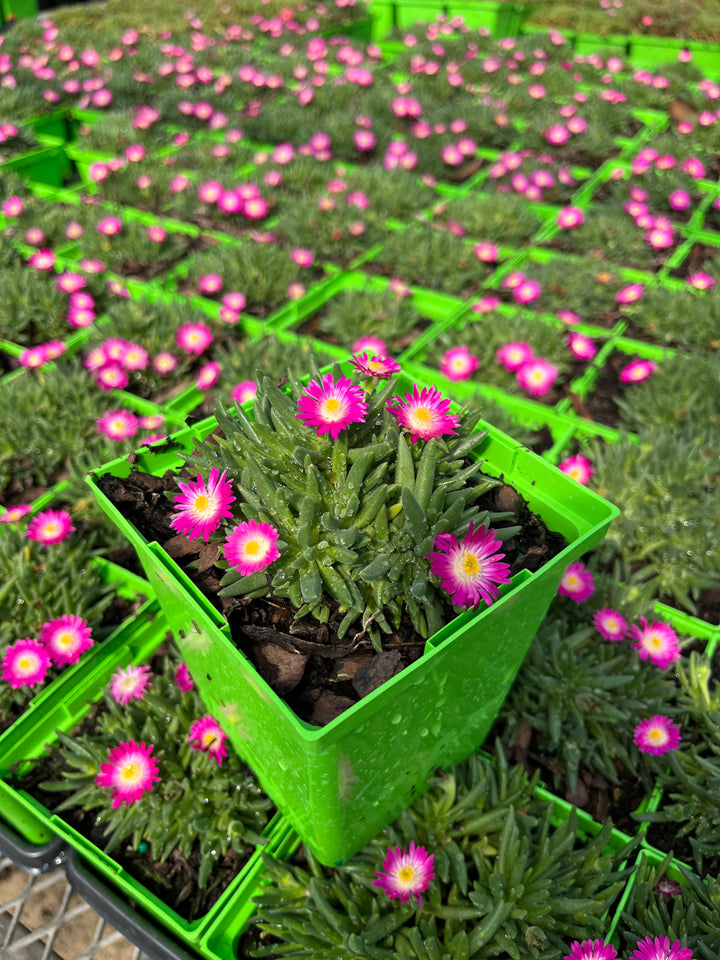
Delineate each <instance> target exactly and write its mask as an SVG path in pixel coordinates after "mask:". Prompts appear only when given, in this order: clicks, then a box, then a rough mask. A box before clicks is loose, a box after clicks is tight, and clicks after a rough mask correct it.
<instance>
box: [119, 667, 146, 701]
mask: <svg viewBox="0 0 720 960" xmlns="http://www.w3.org/2000/svg"><path fill="white" fill-rule="evenodd" d="M148 683H150V667H134V666H133V665H132V664H128V666H127V667H120V669H119V670H118V671H117V672H116V673H114V674H113V675H112V678H111V680H110V694H111V695H112V697H113V699H114V700H116V701H117V702H118V703H130V701H131V700H142V698H143V696H144V695H145V689H146V687H147V685H148Z"/></svg>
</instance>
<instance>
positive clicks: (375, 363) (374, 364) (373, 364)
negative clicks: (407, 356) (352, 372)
mask: <svg viewBox="0 0 720 960" xmlns="http://www.w3.org/2000/svg"><path fill="white" fill-rule="evenodd" d="M368 366H369V367H370V369H371V370H379V371H383V370H384V369H385V364H384V363H380V361H379V360H371V361H370V363H369V364H368Z"/></svg>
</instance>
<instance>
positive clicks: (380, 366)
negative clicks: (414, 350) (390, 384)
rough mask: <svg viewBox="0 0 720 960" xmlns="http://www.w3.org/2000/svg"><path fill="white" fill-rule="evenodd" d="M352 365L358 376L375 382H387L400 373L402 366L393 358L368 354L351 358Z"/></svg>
mask: <svg viewBox="0 0 720 960" xmlns="http://www.w3.org/2000/svg"><path fill="white" fill-rule="evenodd" d="M350 363H351V365H352V366H353V367H355V372H356V374H359V375H360V376H361V377H370V378H371V379H373V380H387V379H388V378H389V377H392V376H393V375H394V374H396V373H400V364H399V363H398V362H397V360H393V359H392V358H391V357H382V356H380V357H378V356H375V355H374V354H371V355H370V356H369V357H368V355H367V353H361V354H360V355H359V356H356V357H355V356H354V357H352V358H351V360H350Z"/></svg>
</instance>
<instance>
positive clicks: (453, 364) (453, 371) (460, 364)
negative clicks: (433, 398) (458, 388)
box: [440, 346, 480, 380]
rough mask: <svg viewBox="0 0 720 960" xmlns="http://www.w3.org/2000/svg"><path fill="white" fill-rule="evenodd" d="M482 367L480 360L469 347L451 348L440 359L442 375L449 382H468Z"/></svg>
mask: <svg viewBox="0 0 720 960" xmlns="http://www.w3.org/2000/svg"><path fill="white" fill-rule="evenodd" d="M479 366H480V361H479V360H478V358H477V357H476V356H475V355H474V354H472V353H470V351H469V350H468V348H467V347H465V346H459V347H451V348H450V349H449V350H446V351H445V353H444V354H443V355H442V357H441V359H440V373H442V374H444V375H445V376H446V377H447V378H448V380H467V379H468V377H471V376H472V375H473V373H474V372H475V371H476V370H477V368H478V367H479Z"/></svg>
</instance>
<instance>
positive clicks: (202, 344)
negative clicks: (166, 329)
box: [175, 323, 213, 355]
mask: <svg viewBox="0 0 720 960" xmlns="http://www.w3.org/2000/svg"><path fill="white" fill-rule="evenodd" d="M212 341H213V335H212V330H211V329H210V327H208V326H206V325H205V324H204V323H185V324H183V325H182V326H181V327H178V329H177V332H176V333H175V343H176V344H177V345H178V346H179V347H180V349H181V350H184V351H185V352H186V353H194V354H196V355H199V354H201V353H202V352H203V351H204V350H207V348H208V347H209V346H210V344H211V343H212Z"/></svg>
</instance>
